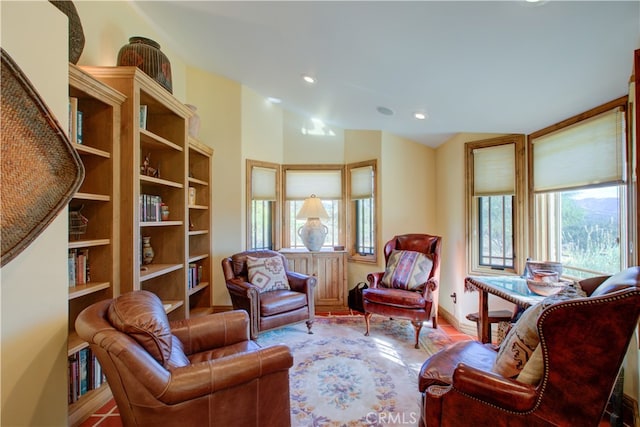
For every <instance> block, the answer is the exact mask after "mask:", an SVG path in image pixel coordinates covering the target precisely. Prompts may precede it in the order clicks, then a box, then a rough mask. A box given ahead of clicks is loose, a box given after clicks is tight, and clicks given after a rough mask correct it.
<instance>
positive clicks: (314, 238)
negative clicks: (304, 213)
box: [298, 218, 329, 252]
mask: <svg viewBox="0 0 640 427" xmlns="http://www.w3.org/2000/svg"><path fill="white" fill-rule="evenodd" d="M328 232H329V229H328V228H327V226H326V225H323V224H322V222H320V219H319V218H307V222H306V223H305V224H304V225H303V226H302V227H300V228H298V236H300V238H301V239H302V243H304V246H305V247H306V248H307V249H309V250H310V251H312V252H317V251H319V250H320V249H321V248H322V245H324V239H325V238H326V237H327V233H328Z"/></svg>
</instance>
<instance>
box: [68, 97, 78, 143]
mask: <svg viewBox="0 0 640 427" xmlns="http://www.w3.org/2000/svg"><path fill="white" fill-rule="evenodd" d="M77 129H78V98H76V97H75V96H70V97H69V139H70V140H71V142H73V143H77V142H78V138H77V135H78V132H77Z"/></svg>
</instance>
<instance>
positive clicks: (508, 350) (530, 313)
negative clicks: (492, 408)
mask: <svg viewBox="0 0 640 427" xmlns="http://www.w3.org/2000/svg"><path fill="white" fill-rule="evenodd" d="M585 296H587V294H586V293H585V292H584V291H583V290H582V288H581V287H580V284H579V283H578V282H574V283H572V284H571V285H568V286H567V287H566V288H565V289H563V290H562V291H560V292H558V293H557V294H555V295H551V296H548V297H547V298H545V299H543V300H542V301H540V302H539V303H538V304H536V305H533V306H531V307H529V308H528V309H527V310H525V312H524V313H522V315H521V316H520V319H518V321H517V322H516V324H515V325H514V326H513V327H512V328H511V330H510V331H509V333H508V334H507V336H506V337H505V339H504V341H503V342H502V343H501V344H500V349H499V350H498V355H497V356H496V360H495V362H494V365H493V371H494V372H496V373H499V374H500V375H502V376H504V377H508V378H515V377H516V376H518V374H520V373H521V371H522V370H523V369H524V368H525V365H528V364H529V362H532V363H533V364H534V366H530V367H529V366H528V367H527V372H526V373H525V374H524V375H523V379H525V381H526V382H528V383H530V384H534V383H536V382H537V381H539V380H540V378H541V376H542V364H543V361H542V357H535V358H533V354H534V351H535V350H536V348H537V347H539V343H540V337H539V336H538V325H537V324H538V317H539V316H540V314H541V313H542V311H543V310H544V309H545V308H547V307H548V306H550V305H551V304H555V303H557V302H561V301H567V300H571V299H574V298H582V297H585ZM539 353H541V351H540V350H539ZM538 356H541V354H538ZM537 375H539V376H538V377H537V379H536V376H537Z"/></svg>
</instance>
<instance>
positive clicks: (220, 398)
mask: <svg viewBox="0 0 640 427" xmlns="http://www.w3.org/2000/svg"><path fill="white" fill-rule="evenodd" d="M76 331H77V332H78V335H79V336H80V337H81V338H82V339H84V340H85V341H87V342H89V345H90V347H91V350H92V351H93V353H94V354H95V355H96V356H97V358H98V361H99V362H100V365H101V366H102V369H103V372H104V374H105V375H106V378H107V383H108V384H109V387H110V388H111V391H112V393H113V396H114V398H115V401H116V403H117V405H118V410H119V412H120V417H121V419H122V423H123V425H124V426H149V427H156V426H218V427H227V426H243V427H248V426H255V427H257V426H278V427H279V426H289V425H290V422H291V415H290V400H289V368H290V367H291V366H292V365H293V357H292V355H291V352H290V350H289V348H288V347H286V346H284V345H277V346H272V347H267V348H260V347H259V346H258V345H257V344H256V343H255V342H253V341H251V340H250V339H249V319H248V316H247V314H246V313H245V312H244V311H230V312H225V313H218V314H210V315H206V316H202V317H196V318H191V319H184V320H178V321H172V322H169V320H168V318H167V315H166V314H165V312H164V308H163V305H162V302H161V301H160V299H159V298H158V297H157V296H156V295H155V294H153V293H151V292H148V291H135V292H129V293H126V294H123V295H121V296H119V297H118V298H116V299H112V300H105V301H100V302H97V303H94V304H93V305H91V306H89V307H87V308H86V309H84V310H83V311H82V312H81V313H80V315H79V316H78V317H77V319H76Z"/></svg>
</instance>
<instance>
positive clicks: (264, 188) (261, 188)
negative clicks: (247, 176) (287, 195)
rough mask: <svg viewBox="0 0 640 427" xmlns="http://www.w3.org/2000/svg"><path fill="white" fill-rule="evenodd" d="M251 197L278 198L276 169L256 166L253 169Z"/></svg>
mask: <svg viewBox="0 0 640 427" xmlns="http://www.w3.org/2000/svg"><path fill="white" fill-rule="evenodd" d="M251 198H252V199H253V200H276V170H275V169H269V168H263V167H258V166H254V167H253V168H252V169H251Z"/></svg>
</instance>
